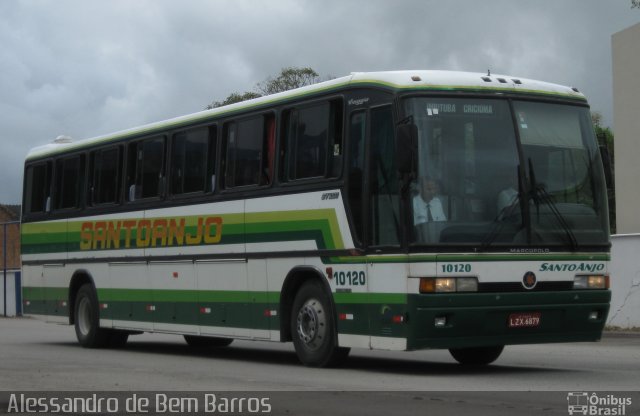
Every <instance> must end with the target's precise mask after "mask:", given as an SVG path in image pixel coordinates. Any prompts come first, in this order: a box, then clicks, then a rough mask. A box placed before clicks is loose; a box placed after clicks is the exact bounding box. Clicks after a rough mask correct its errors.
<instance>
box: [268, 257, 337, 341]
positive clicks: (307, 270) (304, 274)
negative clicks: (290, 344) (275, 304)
mask: <svg viewBox="0 0 640 416" xmlns="http://www.w3.org/2000/svg"><path fill="white" fill-rule="evenodd" d="M311 280H318V281H319V282H322V284H323V285H324V286H325V291H326V292H327V295H328V296H329V298H330V299H333V297H332V296H331V288H330V287H329V284H328V283H327V281H326V279H325V278H324V276H323V275H322V272H320V271H319V270H318V269H316V268H314V267H309V266H299V267H294V268H293V269H291V270H290V271H289V273H288V274H287V277H286V278H285V279H284V283H283V285H282V290H281V291H280V305H279V306H280V307H279V312H280V341H283V342H286V341H293V338H292V334H291V327H290V325H289V323H290V322H291V310H292V308H293V301H294V300H295V297H296V294H297V293H298V291H299V290H300V288H301V287H302V286H303V285H304V284H305V283H306V282H308V281H311ZM332 307H334V310H335V306H334V305H333V301H332Z"/></svg>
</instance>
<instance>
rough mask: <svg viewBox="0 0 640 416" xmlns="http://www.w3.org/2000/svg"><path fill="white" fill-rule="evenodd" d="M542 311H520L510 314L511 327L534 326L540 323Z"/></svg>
mask: <svg viewBox="0 0 640 416" xmlns="http://www.w3.org/2000/svg"><path fill="white" fill-rule="evenodd" d="M541 316H542V314H541V313H540V312H519V313H512V314H511V315H509V328H534V327H537V326H539V325H540V317H541Z"/></svg>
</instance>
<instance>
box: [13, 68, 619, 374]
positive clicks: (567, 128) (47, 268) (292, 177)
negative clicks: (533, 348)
mask: <svg viewBox="0 0 640 416" xmlns="http://www.w3.org/2000/svg"><path fill="white" fill-rule="evenodd" d="M603 172H604V170H603V163H602V160H601V152H600V150H599V148H598V146H597V145H596V140H595V136H594V133H593V129H592V125H591V118H590V112H589V107H588V104H587V101H586V99H585V97H584V96H583V95H582V94H581V93H580V92H579V91H578V90H577V89H575V88H569V87H563V86H560V85H555V84H549V83H544V82H539V81H533V80H529V79H523V78H515V77H510V76H496V75H483V74H475V73H462V72H445V71H397V72H378V73H353V74H351V75H349V76H346V77H342V78H337V79H334V80H331V81H327V82H322V83H318V84H315V85H311V86H307V87H304V88H299V89H296V90H292V91H288V92H284V93H279V94H274V95H271V96H266V97H262V98H258V99H254V100H250V101H245V102H242V103H238V104H233V105H229V106H225V107H220V108H216V109H213V110H208V111H203V112H200V113H196V114H193V115H189V116H185V117H180V118H175V119H171V120H167V121H163V122H159V123H154V124H150V125H145V126H142V127H138V128H134V129H130V130H126V131H122V132H118V133H114V134H109V135H106V136H102V137H96V138H93V139H88V140H82V141H78V142H73V141H71V140H69V139H68V138H65V137H61V138H59V139H57V140H56V141H55V142H54V143H52V144H49V145H45V146H42V147H39V148H36V149H33V150H32V151H31V152H30V153H29V155H28V156H27V158H26V162H25V174H24V178H25V179H24V200H23V213H22V261H23V274H24V293H23V299H24V311H25V313H26V314H28V315H33V316H39V317H42V318H44V319H46V320H47V321H50V322H57V323H64V324H72V325H75V330H76V334H77V338H78V341H79V342H80V344H81V345H82V346H84V347H109V346H111V347H117V346H123V345H124V344H125V343H126V341H127V338H128V337H129V335H131V334H135V333H140V332H162V333H172V334H179V335H183V336H184V338H185V339H186V341H187V343H188V344H190V345H194V346H201V347H202V346H226V345H229V344H230V343H231V341H232V340H233V339H248V340H270V341H277V342H287V341H293V343H294V346H295V351H296V353H297V355H298V357H299V359H300V361H301V362H303V363H304V364H306V365H311V366H326V365H331V364H335V363H336V362H337V361H338V360H339V359H341V358H344V357H345V356H346V354H347V353H348V351H349V349H350V348H370V349H386V350H416V349H425V348H440V349H449V350H450V351H451V353H452V355H453V357H454V358H455V359H456V360H458V361H459V362H461V363H464V364H487V363H490V362H492V361H494V360H495V359H496V358H497V357H498V356H499V355H500V353H501V351H502V350H503V348H504V346H505V345H512V344H533V343H549V342H575V341H596V340H598V339H599V338H600V337H601V335H602V330H603V327H604V324H605V319H606V317H607V314H608V310H609V302H610V290H609V275H608V268H609V259H610V254H609V248H610V241H609V228H608V208H607V199H606V186H605V181H604V173H603Z"/></svg>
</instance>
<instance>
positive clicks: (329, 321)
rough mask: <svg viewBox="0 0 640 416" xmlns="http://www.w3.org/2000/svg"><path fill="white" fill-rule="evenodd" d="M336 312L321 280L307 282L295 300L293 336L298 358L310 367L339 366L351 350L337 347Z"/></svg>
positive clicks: (292, 323) (292, 312)
mask: <svg viewBox="0 0 640 416" xmlns="http://www.w3.org/2000/svg"><path fill="white" fill-rule="evenodd" d="M335 322H336V320H335V313H334V311H333V308H332V306H331V302H330V300H329V297H328V295H327V293H326V291H325V290H324V288H323V287H322V285H321V283H320V282H319V281H316V280H313V281H310V282H307V283H305V284H304V285H303V286H302V287H301V288H300V290H299V291H298V293H297V294H296V297H295V299H294V301H293V309H292V311H291V336H292V338H293V345H294V347H295V350H296V354H297V355H298V359H299V360H300V362H302V363H303V364H304V365H307V366H310V367H329V366H334V365H337V364H339V363H340V361H342V360H343V359H345V358H346V357H347V355H348V354H349V348H340V347H338V336H337V329H336V323H335Z"/></svg>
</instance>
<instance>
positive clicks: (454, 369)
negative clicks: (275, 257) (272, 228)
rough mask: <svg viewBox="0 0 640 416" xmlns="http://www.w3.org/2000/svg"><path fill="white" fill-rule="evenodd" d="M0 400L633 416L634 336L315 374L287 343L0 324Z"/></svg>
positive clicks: (403, 355)
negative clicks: (92, 397)
mask: <svg viewBox="0 0 640 416" xmlns="http://www.w3.org/2000/svg"><path fill="white" fill-rule="evenodd" d="M0 390H3V391H4V392H5V393H10V392H18V391H25V390H30V391H52V390H57V391H60V390H65V391H83V392H94V391H120V392H121V393H122V394H128V392H132V391H167V392H175V391H198V392H203V391H209V392H227V393H226V394H229V395H234V394H235V395H238V394H240V395H241V394H244V393H242V392H245V393H246V392H262V393H261V395H260V397H267V396H268V397H271V400H272V403H273V407H272V409H271V413H272V414H288V415H292V414H299V413H305V415H314V414H334V415H337V414H368V415H375V414H389V411H392V410H393V412H394V414H416V413H415V412H418V413H420V414H427V413H424V412H425V411H427V410H429V413H430V414H464V412H471V413H473V414H474V415H475V414H491V415H494V414H505V415H506V414H510V415H513V414H542V413H544V414H545V415H548V414H563V415H566V414H567V392H570V391H571V392H574V391H576V392H578V391H587V392H594V391H597V392H605V391H606V392H612V393H613V394H614V395H617V396H621V397H631V398H633V399H635V400H634V401H633V405H632V406H630V407H629V408H628V409H627V410H626V414H628V415H631V414H640V397H639V396H638V391H639V390H640V335H638V334H607V335H606V336H605V337H604V338H603V340H602V341H601V342H598V343H574V344H547V345H527V346H512V347H507V348H505V351H504V352H503V354H502V356H501V357H500V358H499V359H498V361H496V363H494V364H493V365H491V366H488V367H484V368H465V367H463V366H460V365H458V364H457V363H456V362H455V361H454V360H453V359H452V358H451V357H450V356H449V353H448V352H447V351H437V350H434V351H418V352H388V351H368V350H352V352H351V355H350V358H349V359H348V360H347V362H346V363H345V364H344V365H343V366H342V367H341V368H335V369H315V368H307V367H304V366H302V365H301V364H299V363H298V361H297V358H296V356H295V353H294V351H293V346H292V344H290V343H288V344H280V343H264V342H249V341H234V343H233V344H231V346H229V347H226V348H220V349H211V350H198V349H193V348H191V347H189V346H187V345H186V343H185V342H184V341H183V339H182V337H180V336H175V335H162V334H143V335H138V336H133V337H130V340H129V343H128V344H127V346H126V348H124V349H120V350H90V349H84V348H81V347H80V346H79V345H78V344H77V343H76V340H75V333H74V331H73V328H72V327H68V326H59V325H52V324H45V323H43V322H40V321H37V320H34V319H24V318H22V319H4V318H0ZM265 395H266V396H265ZM602 395H604V393H602ZM6 397H7V396H6V394H5V395H4V396H1V395H0V403H1V400H5V401H6ZM2 411H3V410H2V406H0V413H2ZM433 412H435V413H433ZM541 412H542V413H541Z"/></svg>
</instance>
